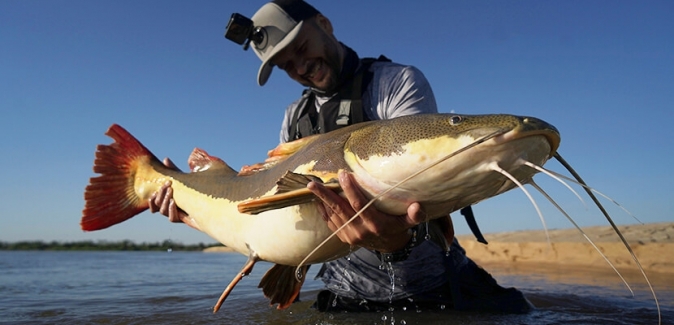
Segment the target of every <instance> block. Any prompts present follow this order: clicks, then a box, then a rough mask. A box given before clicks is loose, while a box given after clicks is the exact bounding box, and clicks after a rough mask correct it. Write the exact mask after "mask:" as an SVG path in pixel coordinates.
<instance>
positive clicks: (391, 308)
mask: <svg viewBox="0 0 674 325" xmlns="http://www.w3.org/2000/svg"><path fill="white" fill-rule="evenodd" d="M394 310H396V309H395V308H393V306H391V307H388V311H394Z"/></svg>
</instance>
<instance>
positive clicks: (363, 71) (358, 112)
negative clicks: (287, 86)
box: [288, 55, 391, 140]
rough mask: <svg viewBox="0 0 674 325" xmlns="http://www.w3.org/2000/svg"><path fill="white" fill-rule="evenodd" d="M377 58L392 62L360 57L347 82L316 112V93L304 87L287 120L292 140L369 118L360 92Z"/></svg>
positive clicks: (369, 77) (383, 57) (371, 75)
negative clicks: (354, 70) (354, 71)
mask: <svg viewBox="0 0 674 325" xmlns="http://www.w3.org/2000/svg"><path fill="white" fill-rule="evenodd" d="M376 61H389V62H390V61H391V60H389V59H388V58H386V57H385V56H383V55H382V56H380V57H379V58H377V59H374V58H364V59H361V60H360V67H359V68H358V71H357V72H356V73H355V75H354V76H353V78H352V79H351V80H349V81H348V82H346V83H345V84H344V86H343V87H342V88H341V89H340V90H339V92H338V93H337V94H335V96H333V97H332V98H331V99H330V100H328V102H326V103H325V104H323V105H322V106H321V109H320V112H317V111H316V104H315V96H316V95H315V94H314V93H313V92H312V91H311V90H310V89H305V90H304V92H303V93H302V99H301V100H300V102H299V103H298V104H297V109H296V110H295V114H294V116H293V118H292V119H291V121H290V129H289V130H288V134H289V137H290V139H291V140H297V139H299V138H302V137H305V136H308V135H312V134H318V133H325V132H329V131H332V130H336V129H339V128H342V127H345V126H347V125H351V124H355V123H360V122H364V121H368V120H369V118H368V116H367V114H365V112H364V111H363V100H362V97H363V94H364V93H365V91H366V90H367V86H368V85H369V84H370V82H371V81H372V77H373V73H372V72H371V71H370V66H371V65H372V63H374V62H376Z"/></svg>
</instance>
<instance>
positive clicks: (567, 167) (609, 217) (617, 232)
mask: <svg viewBox="0 0 674 325" xmlns="http://www.w3.org/2000/svg"><path fill="white" fill-rule="evenodd" d="M554 157H555V159H557V161H559V163H560V164H562V166H564V168H566V170H568V171H569V173H571V175H573V177H575V178H576V179H577V180H578V182H580V184H581V185H582V186H583V187H584V188H585V192H586V193H587V194H588V195H589V196H590V198H591V199H592V201H594V203H595V204H596V205H597V208H599V210H601V212H602V213H603V214H604V217H606V220H607V221H608V223H609V224H611V227H613V230H615V233H616V234H617V235H618V237H620V240H621V241H622V243H623V245H624V246H625V248H627V250H628V251H629V252H630V255H631V256H632V260H634V263H636V265H637V267H638V268H639V271H641V274H642V275H643V277H644V280H646V283H647V284H648V288H649V289H650V290H651V294H652V295H653V300H655V306H656V307H657V309H658V324H662V313H661V312H660V302H659V301H658V297H657V296H656V294H655V289H653V285H652V284H651V281H650V280H649V279H648V276H647V275H646V272H645V271H644V268H643V266H641V262H639V259H638V258H637V255H636V254H634V250H632V246H630V244H629V243H627V239H625V236H623V234H622V232H621V231H620V229H618V226H616V224H615V222H613V219H612V218H611V216H609V214H608V212H606V209H604V207H603V206H602V205H601V203H599V200H597V197H596V196H594V194H592V191H593V189H592V188H591V187H589V186H587V185H586V184H585V181H583V179H582V178H581V177H580V175H578V173H576V171H575V170H574V169H573V168H572V167H571V165H569V163H567V162H566V160H564V158H562V156H561V155H560V154H559V152H557V153H555V155H554Z"/></svg>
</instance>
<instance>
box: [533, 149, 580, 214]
mask: <svg viewBox="0 0 674 325" xmlns="http://www.w3.org/2000/svg"><path fill="white" fill-rule="evenodd" d="M520 163H521V164H523V165H526V166H529V167H531V168H533V169H535V170H537V171H539V172H541V173H543V174H546V175H548V176H550V177H552V178H553V179H554V180H556V181H558V182H560V183H562V184H563V185H564V186H566V188H568V189H569V191H571V192H573V194H575V195H576V197H577V198H578V200H580V202H582V203H583V205H584V206H585V209H587V203H585V200H583V197H581V196H580V194H578V192H576V190H574V189H573V187H571V185H569V184H567V183H566V182H564V181H563V180H562V179H561V178H559V177H558V176H557V175H555V174H557V173H555V172H552V171H548V170H547V169H545V168H543V167H541V166H538V165H534V164H532V163H531V162H529V161H526V160H524V159H520Z"/></svg>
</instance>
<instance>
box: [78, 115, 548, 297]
mask: <svg viewBox="0 0 674 325" xmlns="http://www.w3.org/2000/svg"><path fill="white" fill-rule="evenodd" d="M106 134H108V135H109V136H111V137H112V138H113V139H114V140H115V143H112V144H110V145H99V146H98V150H97V153H96V160H95V163H94V171H95V172H96V173H100V174H101V175H100V176H97V177H94V178H92V179H91V182H90V184H89V185H88V186H87V188H86V191H85V200H86V204H85V209H84V211H83V217H82V221H81V227H82V229H83V230H87V231H91V230H98V229H103V228H106V227H109V226H112V225H114V224H116V223H119V222H122V221H124V220H127V219H129V218H131V217H133V216H134V215H136V214H138V213H140V212H142V211H144V210H145V209H147V208H148V203H147V202H148V199H149V198H150V197H151V195H152V193H154V192H155V191H157V190H158V189H159V188H160V187H161V186H162V185H163V184H164V183H165V182H166V181H171V182H172V187H173V198H174V200H175V202H176V204H177V206H179V207H180V208H181V209H183V210H184V211H185V212H187V213H188V214H189V216H190V217H191V218H192V219H193V221H194V222H195V223H196V224H197V225H198V227H199V229H200V230H201V231H203V232H205V233H207V234H208V235H209V236H211V237H212V238H214V239H215V240H217V241H219V242H221V243H223V244H224V245H226V246H228V247H231V248H233V249H234V250H236V251H237V252H239V253H242V254H245V255H248V256H250V257H251V260H252V262H251V263H250V269H252V264H254V262H255V261H258V260H264V261H269V262H272V263H276V264H277V265H284V266H293V265H298V264H299V263H300V262H301V261H302V260H303V259H304V258H305V257H307V255H308V254H309V253H310V252H311V251H312V250H313V249H314V248H315V247H317V246H318V245H319V244H320V243H321V242H322V241H323V240H325V239H326V238H327V237H328V236H329V235H330V234H331V231H330V229H329V228H328V227H327V225H326V223H325V221H323V219H322V216H321V213H320V211H319V210H318V208H317V205H316V203H315V202H314V197H313V195H312V194H311V192H310V191H308V190H307V189H306V184H307V183H308V182H309V181H311V180H317V181H321V182H324V183H326V185H330V186H332V188H335V189H336V190H338V188H337V187H338V185H336V181H335V179H336V175H337V173H338V171H339V170H346V171H347V172H350V173H351V174H353V176H354V177H355V179H356V180H357V182H358V184H359V185H360V186H361V189H362V190H363V192H364V193H365V194H366V195H367V196H368V197H370V198H374V197H376V196H378V195H380V194H381V193H382V192H385V191H387V192H386V194H385V195H383V196H381V197H378V198H377V199H376V202H375V203H374V204H375V205H376V207H377V208H378V209H380V210H381V211H383V212H385V213H388V214H393V215H400V214H404V213H405V212H406V209H407V207H408V206H409V204H410V203H412V202H419V203H420V204H421V206H422V209H423V210H424V211H425V212H426V213H427V214H428V215H429V217H432V218H434V217H441V216H447V215H448V214H449V213H451V212H453V211H456V210H458V209H461V208H463V207H466V206H468V205H471V204H475V203H477V202H479V201H481V200H484V199H486V198H489V197H492V196H494V195H498V194H500V193H502V192H504V191H507V190H509V189H511V188H512V187H513V186H514V185H513V183H512V182H511V181H510V180H508V179H507V178H505V177H504V176H502V175H500V174H498V173H495V172H493V170H491V169H490V164H493V163H498V165H499V166H500V167H501V168H503V169H505V170H507V171H509V172H510V173H511V174H512V175H514V176H515V177H516V178H517V179H518V180H520V181H521V182H523V183H525V182H527V180H529V179H531V177H532V176H533V174H534V173H535V170H533V169H530V168H526V167H522V166H521V164H520V163H519V160H520V159H525V160H528V161H531V162H533V163H535V164H537V165H543V164H544V163H545V161H547V160H548V159H549V158H550V157H552V155H553V154H554V153H555V152H556V150H557V148H558V146H559V142H560V137H559V133H558V132H557V130H556V129H555V128H554V127H553V126H551V125H550V124H547V123H546V122H543V121H541V120H539V119H536V118H530V117H518V116H512V115H456V114H425V115H414V116H406V117H400V118H396V119H390V120H382V121H372V122H366V123H360V124H356V125H352V126H349V127H345V128H342V129H338V130H336V131H333V132H330V133H327V134H322V135H316V136H311V137H308V138H303V139H300V140H298V141H296V142H291V143H287V144H282V145H280V146H279V147H277V148H276V149H274V150H272V151H270V157H269V159H268V160H267V161H266V162H265V163H261V164H258V165H255V167H252V168H249V169H247V171H246V172H242V173H239V172H237V171H235V170H234V169H232V168H231V167H229V166H228V165H227V164H226V163H224V162H223V161H222V160H220V159H218V158H215V157H211V156H209V155H208V154H206V153H205V152H204V151H202V150H198V149H195V152H193V154H192V156H191V157H190V165H191V166H192V165H194V166H195V169H199V170H201V171H198V172H191V173H183V172H180V171H177V170H173V169H170V168H167V167H166V166H164V165H163V164H162V163H161V162H160V161H159V159H157V158H156V157H155V156H154V155H153V154H152V153H150V151H149V150H147V148H145V147H144V146H143V145H142V144H141V143H140V142H138V140H136V139H135V138H133V136H131V135H130V134H129V133H128V132H126V131H125V130H124V129H123V128H121V127H120V126H118V125H113V126H111V127H110V129H109V130H108V132H107V133H106ZM489 134H492V135H493V134H497V135H496V136H493V137H491V138H489V139H488V140H484V141H482V142H480V143H479V144H477V145H473V146H472V147H470V148H469V149H467V150H466V149H465V148H467V147H469V146H470V145H471V144H474V143H475V142H476V141H478V142H479V141H481V140H480V139H483V138H484V137H485V136H486V135H489ZM461 150H465V151H463V152H460V153H458V154H455V155H453V156H451V158H448V159H447V157H448V155H452V154H453V153H456V152H459V151H461ZM443 159H445V160H444V161H442V162H441V163H439V164H437V165H436V166H433V167H431V168H429V169H428V170H427V171H425V172H423V173H421V174H419V175H417V176H415V177H412V178H411V179H409V180H407V181H405V182H404V183H402V184H400V185H399V186H398V187H396V188H395V189H393V190H390V188H391V187H393V186H394V185H396V184H398V183H399V182H401V181H403V180H404V179H406V178H408V177H409V176H410V175H412V174H414V173H415V172H417V171H419V170H421V169H423V168H425V167H428V166H430V165H431V164H434V163H436V162H438V161H441V160H443ZM348 251H349V247H348V245H346V244H344V243H342V242H341V241H339V240H338V239H337V238H336V237H333V239H331V240H330V241H329V242H328V243H327V244H326V245H323V246H322V247H321V249H320V250H318V251H317V252H316V253H314V254H312V255H311V257H310V259H309V260H308V261H307V263H309V264H311V263H319V262H324V261H328V260H331V259H335V258H338V257H341V256H344V255H345V254H347V253H348ZM248 272H249V271H248ZM268 273H269V272H268ZM279 277H282V278H283V279H286V278H287V276H286V275H285V273H284V275H283V276H279ZM279 281H281V280H279ZM284 281H285V280H284ZM233 283H234V282H233ZM234 284H235V283H234ZM261 285H262V284H261ZM300 285H301V284H300ZM230 286H233V285H232V284H230ZM228 289H229V288H228ZM278 290H279V289H276V287H274V288H271V287H268V288H267V289H265V294H267V291H278ZM288 290H292V291H293V292H294V291H298V290H299V288H293V289H288ZM223 295H225V294H223ZM225 296H226V295H225ZM282 299H283V300H288V299H293V297H292V296H286V295H284V297H283V298H282ZM223 300H224V298H223ZM272 302H274V300H273V299H272ZM283 303H284V305H283V306H287V305H288V304H289V302H287V301H284V302H283Z"/></svg>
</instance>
